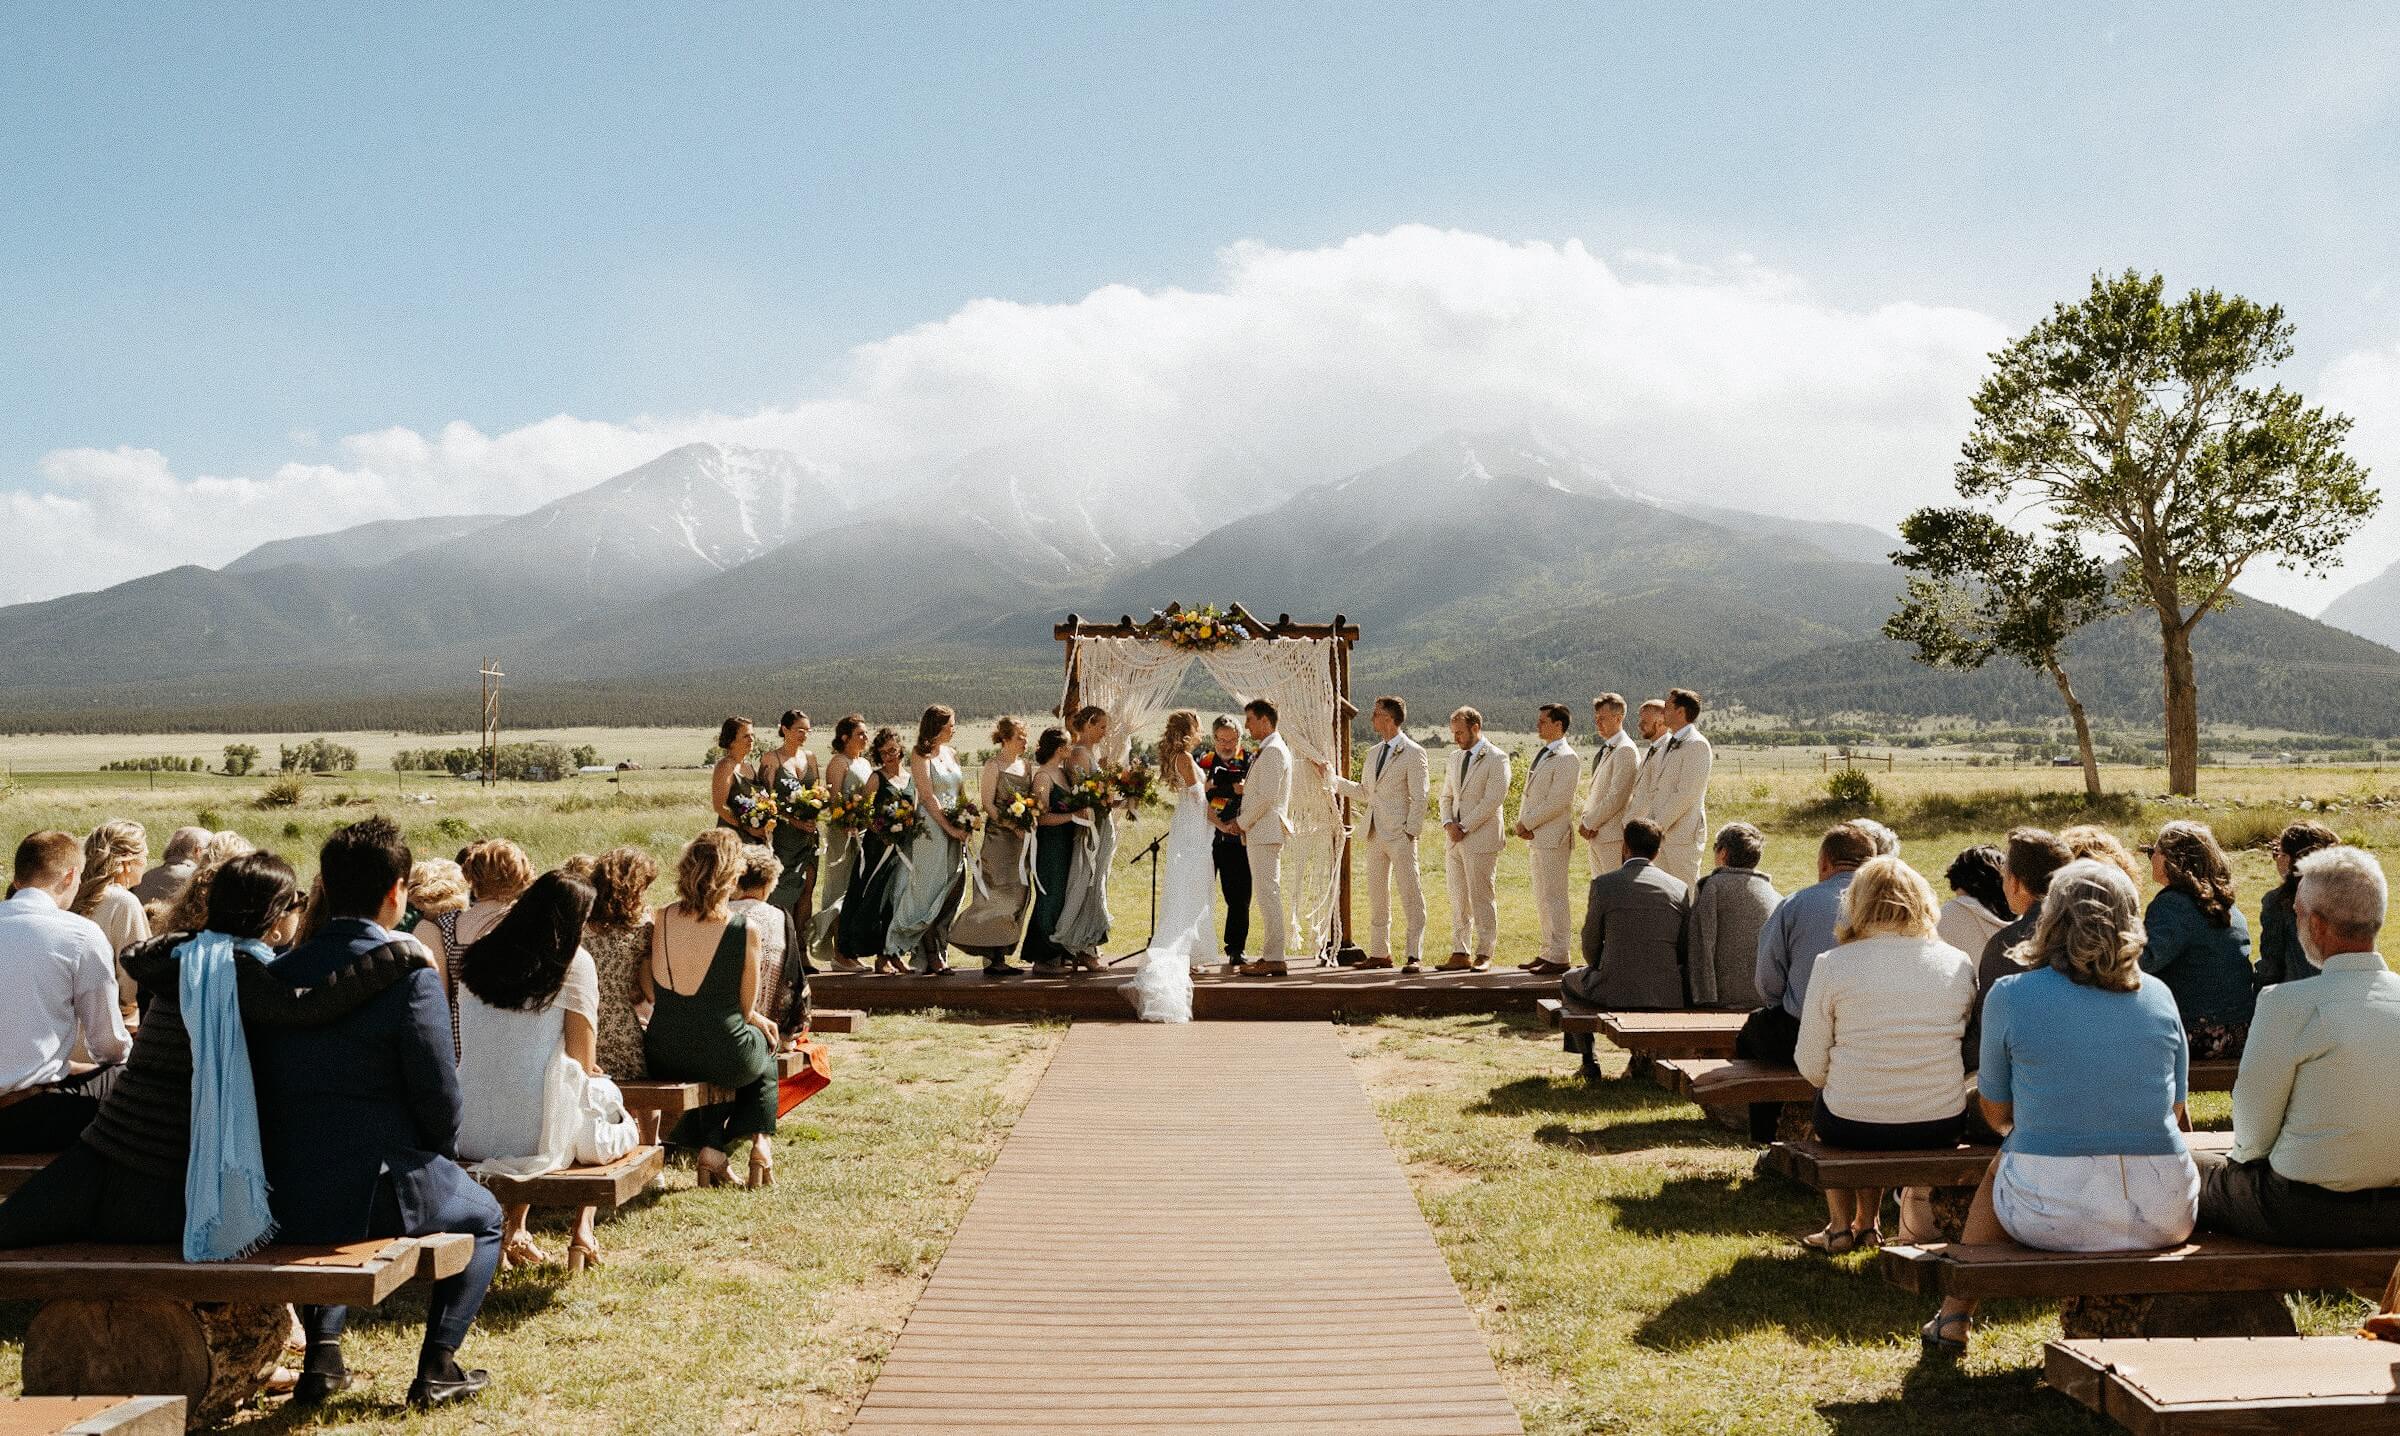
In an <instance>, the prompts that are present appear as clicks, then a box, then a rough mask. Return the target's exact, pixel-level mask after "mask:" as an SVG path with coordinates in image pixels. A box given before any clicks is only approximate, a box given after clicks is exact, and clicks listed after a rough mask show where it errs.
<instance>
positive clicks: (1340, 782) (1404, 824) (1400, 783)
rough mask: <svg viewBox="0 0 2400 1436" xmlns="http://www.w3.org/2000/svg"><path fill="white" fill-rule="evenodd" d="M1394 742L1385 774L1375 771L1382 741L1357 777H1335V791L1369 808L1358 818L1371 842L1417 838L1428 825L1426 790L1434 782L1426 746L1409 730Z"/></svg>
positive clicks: (1362, 834)
mask: <svg viewBox="0 0 2400 1436" xmlns="http://www.w3.org/2000/svg"><path fill="white" fill-rule="evenodd" d="M1391 744H1392V751H1391V756H1390V757H1388V758H1386V759H1385V760H1384V763H1383V772H1382V773H1381V774H1378V773H1377V772H1376V771H1375V757H1376V753H1377V752H1378V750H1380V749H1381V748H1382V747H1383V745H1382V744H1381V743H1378V744H1376V745H1375V746H1374V747H1372V748H1369V749H1368V750H1367V756H1366V761H1365V762H1364V763H1363V764H1362V765H1361V766H1360V768H1359V777H1358V780H1357V781H1355V782H1353V781H1352V780H1350V779H1348V778H1335V779H1334V780H1333V787H1334V791H1335V792H1337V793H1340V794H1341V795H1342V796H1343V797H1345V798H1350V799H1353V800H1355V801H1357V802H1359V803H1361V804H1362V805H1364V807H1365V808H1366V816H1365V817H1364V818H1362V819H1360V820H1359V822H1358V835H1359V837H1360V838H1362V839H1364V840H1366V841H1369V842H1372V841H1374V840H1375V839H1377V838H1395V837H1410V838H1413V837H1415V836H1417V834H1419V833H1420V832H1422V831H1424V828H1425V790H1426V787H1427V784H1428V783H1429V782H1430V764H1429V763H1428V762H1427V760H1426V757H1425V747H1424V745H1423V744H1421V743H1419V742H1417V741H1416V740H1415V739H1414V738H1411V737H1409V736H1408V735H1407V734H1406V733H1401V734H1397V735H1395V736H1394V737H1393V738H1392V740H1391Z"/></svg>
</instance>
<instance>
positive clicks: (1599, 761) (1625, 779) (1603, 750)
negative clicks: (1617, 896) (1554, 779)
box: [1575, 693, 1642, 877]
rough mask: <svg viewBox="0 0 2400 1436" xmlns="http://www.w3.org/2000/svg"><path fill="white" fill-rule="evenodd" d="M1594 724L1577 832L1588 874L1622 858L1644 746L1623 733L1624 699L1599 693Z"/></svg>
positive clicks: (1613, 868)
mask: <svg viewBox="0 0 2400 1436" xmlns="http://www.w3.org/2000/svg"><path fill="white" fill-rule="evenodd" d="M1592 729H1593V731H1594V732H1595V733H1597V734H1598V735H1599V746H1597V747H1595V748H1594V749H1593V750H1592V785H1591V790H1590V792H1589V793H1588V794H1586V795H1585V797H1584V800H1583V812H1582V813H1581V814H1580V815H1578V816H1577V818H1576V820H1575V831H1576V833H1577V834H1578V835H1580V836H1581V837H1582V838H1583V841H1584V850H1585V853H1586V856H1587V860H1588V864H1589V871H1590V876H1592V877H1598V876H1600V875H1601V874H1602V873H1613V872H1615V871H1616V870H1617V869H1618V867H1620V866H1621V865H1623V863H1624V861H1625V853H1624V847H1623V839H1624V832H1625V820H1626V819H1627V818H1632V817H1639V816H1640V815H1639V814H1638V813H1635V812H1634V811H1633V789H1634V783H1635V779H1636V778H1637V776H1638V775H1639V772H1640V769H1641V764H1642V750H1641V748H1640V747H1639V746H1638V745H1637V744H1635V743H1634V741H1633V740H1632V739H1631V738H1628V737H1626V736H1625V698H1624V695H1623V694H1619V693H1603V694H1601V695H1600V696H1599V697H1597V698H1595V699H1593V700H1592Z"/></svg>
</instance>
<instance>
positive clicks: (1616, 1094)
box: [1467, 1075, 1698, 1118]
mask: <svg viewBox="0 0 2400 1436" xmlns="http://www.w3.org/2000/svg"><path fill="white" fill-rule="evenodd" d="M1697 1110H1698V1109H1696V1108H1695V1107H1693V1106H1692V1104H1690V1103H1689V1102H1686V1101H1684V1100H1683V1099H1682V1098H1681V1097H1678V1096H1676V1095H1674V1094H1673V1093H1671V1092H1668V1091H1665V1090H1664V1089H1662V1088H1660V1087H1658V1086H1656V1085H1654V1084H1652V1083H1649V1082H1644V1081H1641V1080H1639V1079H1628V1078H1624V1077H1612V1078H1609V1079H1607V1080H1605V1081H1603V1082H1600V1083H1598V1084H1596V1085H1595V1084H1591V1083H1586V1082H1583V1081H1580V1080H1578V1079H1577V1078H1575V1077H1573V1076H1569V1075H1562V1076H1558V1077H1517V1078H1513V1079H1511V1080H1509V1081H1506V1082H1503V1083H1500V1084H1499V1085H1498V1086H1496V1087H1494V1088H1492V1089H1491V1090H1490V1091H1489V1092H1486V1093H1485V1094H1484V1095H1483V1096H1481V1097H1479V1098H1477V1099H1476V1100H1474V1101H1473V1102H1470V1103H1468V1104H1467V1111H1468V1112H1470V1113H1472V1114H1473V1115H1475V1116H1478V1117H1527V1116H1533V1115H1535V1114H1538V1113H1542V1112H1557V1113H1563V1114H1583V1115H1592V1114H1606V1113H1611V1112H1622V1113H1625V1114H1627V1115H1633V1116H1645V1117H1656V1118H1664V1117H1666V1116H1669V1115H1670V1114H1672V1115H1683V1114H1691V1113H1695V1112H1696V1111H1697Z"/></svg>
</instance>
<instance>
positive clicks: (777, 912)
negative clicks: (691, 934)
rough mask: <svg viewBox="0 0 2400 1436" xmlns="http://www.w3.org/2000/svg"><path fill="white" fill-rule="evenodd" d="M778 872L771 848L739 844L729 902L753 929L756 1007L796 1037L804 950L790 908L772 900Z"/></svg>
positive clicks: (803, 1005)
mask: <svg viewBox="0 0 2400 1436" xmlns="http://www.w3.org/2000/svg"><path fill="white" fill-rule="evenodd" d="M782 876H783V867H782V865H781V864H780V863H778V862H777V861H776V859H775V855H774V854H773V853H771V852H769V851H767V850H766V849H765V848H744V849H742V873H741V876H740V877H739V878H737V879H736V880H735V881H734V885H733V901H732V902H731V903H730V904H728V906H729V907H730V908H731V909H732V910H733V911H734V912H735V913H736V914H738V915H739V916H740V917H741V919H742V921H743V923H744V924H746V925H747V926H749V927H750V928H752V929H754V930H755V931H756V932H757V933H758V1010H759V1011H761V1012H763V1013H765V1014H766V1015H767V1016H768V1017H770V1018H772V1019H773V1020H774V1022H775V1027H776V1030H777V1031H779V1032H783V1033H786V1034H789V1035H793V1036H797V1035H798V1034H799V1032H800V1029H801V1028H803V1027H806V1026H807V1025H808V1022H807V1016H806V1014H807V1010H808V953H807V951H806V949H804V948H802V947H801V946H800V940H799V936H798V934H799V929H798V928H797V927H796V926H794V925H793V922H792V915H791V913H790V911H789V910H787V909H785V908H781V907H778V906H776V905H775V901H774V898H773V896H772V894H773V893H774V891H775V884H776V882H777V880H778V879H780V878H781V877H782ZM795 1011H797V1012H798V1014H799V1016H798V1019H797V1020H795V1018H794V1013H795Z"/></svg>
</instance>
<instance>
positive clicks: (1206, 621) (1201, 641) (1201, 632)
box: [1158, 603, 1251, 653]
mask: <svg viewBox="0 0 2400 1436" xmlns="http://www.w3.org/2000/svg"><path fill="white" fill-rule="evenodd" d="M1158 624H1159V630H1158V636H1159V637H1161V638H1163V639H1165V640H1166V641H1167V643H1168V645H1169V646H1171V647H1174V648H1180V649H1182V650H1184V651H1185V652H1186V653H1206V652H1208V651H1209V650H1210V649H1214V648H1231V647H1233V646H1234V645H1235V644H1237V643H1246V642H1248V641H1249V640H1250V637H1251V634H1250V629H1249V627H1248V626H1247V625H1246V624H1244V623H1242V622H1241V620H1239V619H1237V618H1234V617H1232V616H1231V615H1229V614H1227V613H1226V612H1225V610H1223V609H1221V608H1219V607H1217V606H1216V605H1215V604H1213V603H1211V604H1204V605H1202V606H1201V607H1199V608H1183V609H1177V610H1176V611H1175V612H1173V613H1162V614H1160V615H1159V616H1158Z"/></svg>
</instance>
